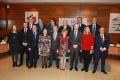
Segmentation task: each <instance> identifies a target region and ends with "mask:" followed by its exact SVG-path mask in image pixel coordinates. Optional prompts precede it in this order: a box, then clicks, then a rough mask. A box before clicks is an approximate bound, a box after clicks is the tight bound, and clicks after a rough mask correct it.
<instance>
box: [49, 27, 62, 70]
mask: <svg viewBox="0 0 120 80" xmlns="http://www.w3.org/2000/svg"><path fill="white" fill-rule="evenodd" d="M59 37H60V34H59V32H58V28H57V26H54V27H53V32H52V34H51V54H50V62H49V66H48V67H51V66H52V62H53V60H54V59H55V61H56V67H57V68H59V59H58V54H57V49H58V47H59Z"/></svg>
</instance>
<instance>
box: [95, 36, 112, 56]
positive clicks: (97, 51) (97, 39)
mask: <svg viewBox="0 0 120 80" xmlns="http://www.w3.org/2000/svg"><path fill="white" fill-rule="evenodd" d="M104 37H105V39H104V42H103V43H102V38H101V36H100V34H98V35H96V37H95V47H94V50H95V51H94V54H95V56H96V57H98V56H100V54H101V51H100V47H103V48H104V47H105V48H106V49H107V50H106V52H105V54H104V55H107V54H108V48H109V44H110V37H109V35H108V34H104Z"/></svg>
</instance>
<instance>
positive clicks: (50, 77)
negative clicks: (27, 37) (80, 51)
mask: <svg viewBox="0 0 120 80" xmlns="http://www.w3.org/2000/svg"><path fill="white" fill-rule="evenodd" d="M107 63H109V65H110V71H109V72H108V74H107V75H105V74H103V73H101V72H100V71H98V72H96V73H95V74H93V73H92V70H91V69H90V70H89V72H88V73H86V72H81V71H80V68H79V71H78V72H76V71H75V70H72V71H69V68H67V69H66V70H65V71H60V70H59V69H56V68H55V67H52V68H49V69H42V68H41V65H38V67H37V68H36V69H34V68H33V69H28V68H27V67H26V66H25V65H24V66H21V67H19V68H13V67H12V66H11V58H10V57H6V58H3V59H0V80H120V61H118V60H110V59H109V60H107Z"/></svg>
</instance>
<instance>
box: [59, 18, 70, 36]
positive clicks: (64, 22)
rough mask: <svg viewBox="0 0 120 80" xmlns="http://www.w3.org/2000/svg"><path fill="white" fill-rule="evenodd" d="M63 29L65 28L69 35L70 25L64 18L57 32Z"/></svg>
mask: <svg viewBox="0 0 120 80" xmlns="http://www.w3.org/2000/svg"><path fill="white" fill-rule="evenodd" d="M63 30H67V32H68V36H69V34H70V32H71V27H70V26H69V25H68V22H67V20H64V21H63V26H60V28H59V30H58V31H59V33H61V32H62V31H63Z"/></svg>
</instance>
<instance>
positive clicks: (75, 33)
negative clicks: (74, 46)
mask: <svg viewBox="0 0 120 80" xmlns="http://www.w3.org/2000/svg"><path fill="white" fill-rule="evenodd" d="M74 35H75V39H76V38H77V31H75V32H74Z"/></svg>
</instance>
